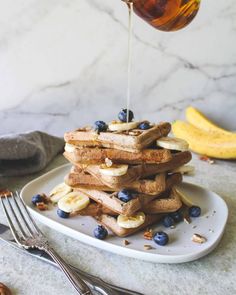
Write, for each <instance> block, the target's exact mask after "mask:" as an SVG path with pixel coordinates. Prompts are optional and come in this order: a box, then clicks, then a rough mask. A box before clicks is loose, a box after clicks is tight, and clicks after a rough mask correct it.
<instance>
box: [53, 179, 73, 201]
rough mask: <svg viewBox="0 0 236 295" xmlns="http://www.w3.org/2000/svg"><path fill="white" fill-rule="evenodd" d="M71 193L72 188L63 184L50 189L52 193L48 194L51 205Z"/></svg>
mask: <svg viewBox="0 0 236 295" xmlns="http://www.w3.org/2000/svg"><path fill="white" fill-rule="evenodd" d="M71 191H72V188H71V187H69V186H68V185H66V184H65V183H64V182H63V183H60V184H58V185H57V186H55V187H54V188H53V189H52V191H51V192H50V193H49V197H50V199H51V201H52V202H53V203H57V202H58V201H59V200H60V199H61V198H63V197H64V196H65V195H67V194H68V193H70V192H71Z"/></svg>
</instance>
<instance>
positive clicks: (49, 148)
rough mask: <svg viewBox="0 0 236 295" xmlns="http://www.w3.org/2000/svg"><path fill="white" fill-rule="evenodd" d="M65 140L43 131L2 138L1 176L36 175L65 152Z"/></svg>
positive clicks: (0, 140) (0, 138)
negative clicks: (59, 154)
mask: <svg viewBox="0 0 236 295" xmlns="http://www.w3.org/2000/svg"><path fill="white" fill-rule="evenodd" d="M63 147H64V140H63V139H62V138H59V137H55V136H52V135H49V134H47V133H44V132H41V131H33V132H28V133H23V134H10V135H2V136H0V176H18V175H19V176H20V175H26V174H30V173H35V172H38V171H40V170H42V169H43V168H45V167H46V166H47V165H48V163H49V162H50V161H51V160H52V159H53V158H54V157H55V156H56V155H57V154H58V153H60V152H62V151H63Z"/></svg>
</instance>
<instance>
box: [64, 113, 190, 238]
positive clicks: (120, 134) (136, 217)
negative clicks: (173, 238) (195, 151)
mask: <svg viewBox="0 0 236 295" xmlns="http://www.w3.org/2000/svg"><path fill="white" fill-rule="evenodd" d="M127 117H129V118H127ZM170 131H171V125H170V124H169V123H167V122H162V123H158V124H151V123H150V122H148V121H141V122H136V121H134V120H133V113H132V112H131V111H129V112H127V110H126V109H123V110H122V111H121V112H120V113H119V121H112V122H111V123H110V124H106V123H105V122H103V121H96V122H95V125H94V127H85V128H80V129H77V130H75V131H71V132H67V133H65V136H64V139H65V142H66V143H65V152H64V156H65V158H66V159H68V160H69V161H70V162H71V163H72V164H73V167H72V168H71V171H70V173H69V174H68V175H66V177H65V183H66V185H67V186H68V188H69V190H70V191H71V193H69V196H70V198H68V199H67V200H66V199H65V198H62V199H61V200H59V202H58V207H59V208H60V209H61V210H64V211H65V212H66V211H69V213H70V214H71V215H75V214H79V215H89V216H92V217H94V218H96V219H97V221H98V222H99V223H100V224H102V225H103V226H104V227H106V228H108V229H110V230H111V231H112V232H113V233H114V234H115V235H117V236H119V237H125V236H128V235H131V234H133V233H135V232H137V231H139V230H140V229H143V228H147V227H149V226H150V225H152V224H154V223H156V222H158V221H159V220H160V219H161V218H162V217H163V216H164V215H165V214H168V213H170V212H175V211H177V210H178V209H180V208H181V206H182V202H181V198H180V196H179V193H178V190H176V189H175V186H176V185H178V184H180V183H181V182H182V173H181V171H182V170H184V169H182V167H183V166H184V165H185V164H187V163H188V162H189V161H190V160H191V153H190V152H189V151H188V144H187V143H186V142H185V141H183V140H180V139H177V138H172V137H169V136H168V135H169V133H170ZM68 192H69V191H68ZM76 201H77V203H78V204H79V206H78V207H77V208H76V205H75V207H74V210H71V207H70V205H71V203H73V202H74V203H76ZM81 204H82V205H81ZM67 208H70V210H67Z"/></svg>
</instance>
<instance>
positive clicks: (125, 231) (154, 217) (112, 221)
mask: <svg viewBox="0 0 236 295" xmlns="http://www.w3.org/2000/svg"><path fill="white" fill-rule="evenodd" d="M162 217H163V215H162V214H147V215H146V217H145V222H144V223H143V224H142V225H140V226H139V227H136V228H123V227H120V226H119V225H118V224H117V220H116V217H115V216H112V215H108V214H102V215H100V216H99V217H98V218H97V221H98V222H99V223H101V224H102V225H103V226H105V227H107V228H109V229H110V230H111V231H112V232H113V233H114V234H115V235H117V236H118V237H127V236H130V235H132V234H134V233H136V232H138V231H140V230H142V229H144V228H147V227H148V226H150V225H152V224H154V223H156V222H158V221H159V220H160V219H161V218H162Z"/></svg>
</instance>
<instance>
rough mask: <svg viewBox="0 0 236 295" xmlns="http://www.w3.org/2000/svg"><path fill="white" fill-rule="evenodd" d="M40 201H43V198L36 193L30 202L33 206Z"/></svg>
mask: <svg viewBox="0 0 236 295" xmlns="http://www.w3.org/2000/svg"><path fill="white" fill-rule="evenodd" d="M41 202H44V198H43V197H42V196H41V195H40V194H37V195H35V196H33V197H32V203H33V204H34V205H35V206H36V204H37V203H41Z"/></svg>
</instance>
